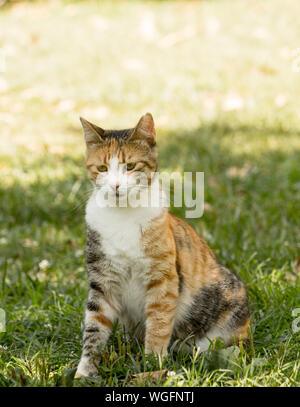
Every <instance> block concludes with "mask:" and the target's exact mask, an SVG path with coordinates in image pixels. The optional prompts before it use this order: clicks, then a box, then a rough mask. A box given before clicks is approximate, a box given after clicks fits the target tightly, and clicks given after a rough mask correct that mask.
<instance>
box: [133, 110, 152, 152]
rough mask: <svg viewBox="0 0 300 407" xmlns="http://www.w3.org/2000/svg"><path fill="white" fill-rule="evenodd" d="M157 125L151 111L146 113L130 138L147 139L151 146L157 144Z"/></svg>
mask: <svg viewBox="0 0 300 407" xmlns="http://www.w3.org/2000/svg"><path fill="white" fill-rule="evenodd" d="M155 137H156V132H155V126H154V120H153V117H152V114H151V113H146V114H145V115H144V116H142V117H141V118H140V120H139V122H138V124H137V125H136V126H135V129H134V130H133V133H132V135H131V136H130V140H146V141H147V142H148V143H149V144H150V145H151V146H154V145H155Z"/></svg>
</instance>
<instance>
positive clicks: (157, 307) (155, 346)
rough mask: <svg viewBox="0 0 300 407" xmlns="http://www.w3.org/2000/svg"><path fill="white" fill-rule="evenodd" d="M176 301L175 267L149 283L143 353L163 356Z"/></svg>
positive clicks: (176, 279) (171, 325)
mask: <svg viewBox="0 0 300 407" xmlns="http://www.w3.org/2000/svg"><path fill="white" fill-rule="evenodd" d="M177 300H178V276H177V273H176V269H175V266H174V268H172V270H171V271H169V272H168V274H163V275H162V276H161V278H159V279H155V280H152V281H150V283H149V284H148V286H147V296H146V338H145V353H146V354H149V353H151V352H155V353H156V354H159V355H162V356H165V355H166V353H167V348H168V345H169V342H170V339H171V336H172V331H173V325H174V319H175V311H176V305H177Z"/></svg>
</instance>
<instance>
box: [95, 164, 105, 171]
mask: <svg viewBox="0 0 300 407" xmlns="http://www.w3.org/2000/svg"><path fill="white" fill-rule="evenodd" d="M97 170H98V171H99V172H105V171H107V166H106V165H99V167H97Z"/></svg>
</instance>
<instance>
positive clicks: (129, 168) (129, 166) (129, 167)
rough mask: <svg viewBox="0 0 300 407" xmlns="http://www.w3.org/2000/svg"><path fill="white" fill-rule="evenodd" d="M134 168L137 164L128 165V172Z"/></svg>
mask: <svg viewBox="0 0 300 407" xmlns="http://www.w3.org/2000/svg"><path fill="white" fill-rule="evenodd" d="M134 167H135V163H128V164H127V171H131V170H133V169H134Z"/></svg>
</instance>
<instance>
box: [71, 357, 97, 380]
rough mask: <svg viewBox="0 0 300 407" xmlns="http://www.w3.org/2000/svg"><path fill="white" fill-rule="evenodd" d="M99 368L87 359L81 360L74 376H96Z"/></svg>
mask: <svg viewBox="0 0 300 407" xmlns="http://www.w3.org/2000/svg"><path fill="white" fill-rule="evenodd" d="M97 373H98V369H97V368H96V366H95V365H94V364H93V363H88V362H87V361H83V360H81V361H80V362H79V365H78V367H77V370H76V373H75V376H74V378H75V379H78V378H79V377H92V376H96V375H97Z"/></svg>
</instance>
